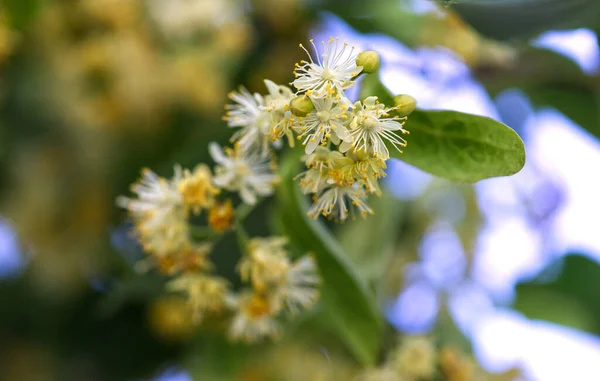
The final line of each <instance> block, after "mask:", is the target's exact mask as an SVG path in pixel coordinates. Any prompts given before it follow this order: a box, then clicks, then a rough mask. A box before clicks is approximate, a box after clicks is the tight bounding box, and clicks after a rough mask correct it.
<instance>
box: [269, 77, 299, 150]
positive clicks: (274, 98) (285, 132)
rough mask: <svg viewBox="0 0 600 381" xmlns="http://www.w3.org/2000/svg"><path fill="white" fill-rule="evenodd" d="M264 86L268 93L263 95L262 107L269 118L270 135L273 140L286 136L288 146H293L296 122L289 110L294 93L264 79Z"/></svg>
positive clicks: (287, 88) (285, 87)
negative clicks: (263, 103) (263, 104)
mask: <svg viewBox="0 0 600 381" xmlns="http://www.w3.org/2000/svg"><path fill="white" fill-rule="evenodd" d="M265 86H266V87H267V90H268V91H269V94H268V95H267V96H266V97H265V106H264V107H263V109H264V110H266V111H267V112H268V113H269V115H270V116H271V119H270V131H269V134H270V137H271V140H272V141H273V142H275V141H277V140H278V139H280V138H281V137H283V136H287V138H288V141H289V144H290V146H292V147H293V145H294V140H293V129H294V128H295V124H296V117H295V116H294V115H293V114H292V112H291V111H289V110H290V106H289V105H290V101H291V100H292V98H293V97H294V93H293V92H292V90H291V89H290V88H289V87H287V86H282V85H277V84H276V83H274V82H272V81H269V80H268V79H265Z"/></svg>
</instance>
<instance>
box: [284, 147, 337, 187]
mask: <svg viewBox="0 0 600 381" xmlns="http://www.w3.org/2000/svg"><path fill="white" fill-rule="evenodd" d="M343 157H344V156H343V155H342V154H341V153H340V152H339V151H331V150H329V149H328V148H327V147H317V148H316V150H315V151H314V152H313V153H311V154H309V155H306V156H305V157H304V158H303V161H304V162H305V163H306V166H307V167H308V169H307V170H306V171H304V172H302V173H300V174H299V175H298V176H296V177H295V178H294V180H296V179H300V182H299V184H298V187H299V188H300V190H302V193H304V194H307V193H319V192H320V191H321V190H323V189H324V188H325V187H327V186H330V185H331V184H333V179H332V178H331V177H330V172H331V169H333V166H334V163H335V162H336V161H337V160H339V159H340V158H343Z"/></svg>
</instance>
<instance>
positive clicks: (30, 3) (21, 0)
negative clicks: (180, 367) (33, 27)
mask: <svg viewBox="0 0 600 381" xmlns="http://www.w3.org/2000/svg"><path fill="white" fill-rule="evenodd" d="M0 7H3V8H6V12H7V16H8V21H9V23H10V24H11V25H12V26H13V27H14V28H16V29H24V28H26V27H27V26H28V25H29V23H30V22H31V21H33V19H34V18H35V16H36V14H37V12H38V11H39V10H40V8H41V7H42V1H41V0H3V1H2V2H1V3H0Z"/></svg>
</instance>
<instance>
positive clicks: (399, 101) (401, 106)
mask: <svg viewBox="0 0 600 381" xmlns="http://www.w3.org/2000/svg"><path fill="white" fill-rule="evenodd" d="M394 104H395V105H396V107H397V109H396V114H398V116H400V117H405V116H408V115H409V114H410V113H411V112H413V111H415V109H416V108H417V100H416V99H415V98H413V97H411V96H410V95H406V94H400V95H396V96H395V97H394Z"/></svg>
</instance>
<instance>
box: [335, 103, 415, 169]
mask: <svg viewBox="0 0 600 381" xmlns="http://www.w3.org/2000/svg"><path fill="white" fill-rule="evenodd" d="M354 106H355V108H354V117H353V120H352V122H351V123H350V125H349V127H350V135H351V136H352V138H353V142H352V143H348V142H343V143H342V144H340V151H341V152H346V151H348V150H349V149H350V148H354V151H355V152H357V151H362V152H367V153H372V154H373V155H375V156H376V157H379V158H381V159H384V160H387V159H389V157H390V152H389V150H388V148H387V147H386V145H385V142H384V139H385V140H387V141H389V142H390V143H391V144H392V145H393V146H394V148H396V149H397V150H398V151H400V152H402V150H401V149H400V147H405V146H406V140H404V138H402V137H401V136H399V135H398V134H396V133H395V132H394V131H399V132H400V133H402V134H408V131H407V130H405V129H404V128H402V126H403V124H404V121H405V120H406V118H400V117H398V116H395V117H393V118H388V116H389V112H390V111H393V110H395V109H396V107H392V108H386V107H385V106H384V105H383V104H381V103H379V101H377V97H368V98H367V99H365V100H364V101H363V102H356V103H355V104H354Z"/></svg>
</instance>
